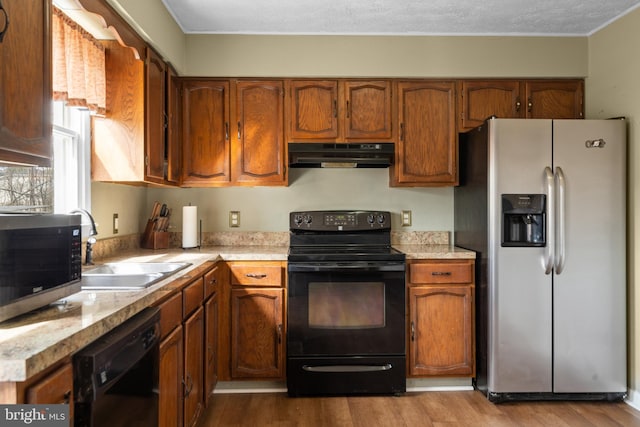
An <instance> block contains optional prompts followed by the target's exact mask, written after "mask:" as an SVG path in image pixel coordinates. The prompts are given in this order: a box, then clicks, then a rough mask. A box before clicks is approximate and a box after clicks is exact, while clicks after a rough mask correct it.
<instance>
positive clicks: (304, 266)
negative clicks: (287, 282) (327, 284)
mask: <svg viewBox="0 0 640 427" xmlns="http://www.w3.org/2000/svg"><path fill="white" fill-rule="evenodd" d="M356 270H357V271H405V264H404V263H403V262H400V263H399V262H384V261H379V262H378V261H376V262H321V263H320V262H318V263H316V262H308V263H307V262H305V263H299V262H290V263H289V264H288V271H289V272H294V273H299V272H300V273H302V272H310V271H330V272H341V271H344V272H353V271H356Z"/></svg>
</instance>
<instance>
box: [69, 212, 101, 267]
mask: <svg viewBox="0 0 640 427" xmlns="http://www.w3.org/2000/svg"><path fill="white" fill-rule="evenodd" d="M70 213H72V214H74V213H79V214H82V215H85V216H86V217H87V218H89V221H90V222H91V230H89V238H87V250H86V254H85V261H84V265H93V245H94V244H95V243H96V238H95V237H93V236H95V235H97V234H98V230H97V229H96V222H95V221H94V220H93V217H92V216H91V214H90V213H89V211H87V210H85V209H74V210H72V211H71V212H70Z"/></svg>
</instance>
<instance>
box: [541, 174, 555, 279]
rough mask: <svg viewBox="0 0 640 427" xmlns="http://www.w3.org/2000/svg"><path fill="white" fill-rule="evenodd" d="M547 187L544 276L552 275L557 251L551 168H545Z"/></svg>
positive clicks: (553, 185) (553, 182) (553, 183)
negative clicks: (555, 250)
mask: <svg viewBox="0 0 640 427" xmlns="http://www.w3.org/2000/svg"><path fill="white" fill-rule="evenodd" d="M544 174H545V181H546V186H547V247H546V249H545V254H544V256H545V261H544V263H545V264H544V274H551V272H552V271H553V263H554V254H553V252H554V249H555V231H554V230H555V180H554V177H553V171H552V170H551V168H550V167H549V166H547V167H546V168H544Z"/></svg>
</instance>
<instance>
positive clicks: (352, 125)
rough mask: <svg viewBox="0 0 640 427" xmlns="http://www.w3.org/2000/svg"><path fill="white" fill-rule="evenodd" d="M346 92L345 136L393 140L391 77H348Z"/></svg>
mask: <svg viewBox="0 0 640 427" xmlns="http://www.w3.org/2000/svg"><path fill="white" fill-rule="evenodd" d="M344 95H345V105H344V112H343V115H344V123H345V125H344V137H345V140H369V141H375V140H383V141H390V140H391V138H392V136H393V134H392V113H391V82H390V81H384V80H383V81H346V82H344Z"/></svg>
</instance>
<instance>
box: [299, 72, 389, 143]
mask: <svg viewBox="0 0 640 427" xmlns="http://www.w3.org/2000/svg"><path fill="white" fill-rule="evenodd" d="M287 92H288V94H289V97H288V104H289V105H288V106H287V111H288V113H289V116H288V118H287V122H288V127H287V128H288V135H287V141H296V142H304V141H327V142H350V141H354V142H357V141H392V140H393V138H394V126H393V116H394V115H393V111H392V107H393V105H392V104H393V103H392V83H391V81H390V80H291V81H288V89H287Z"/></svg>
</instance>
